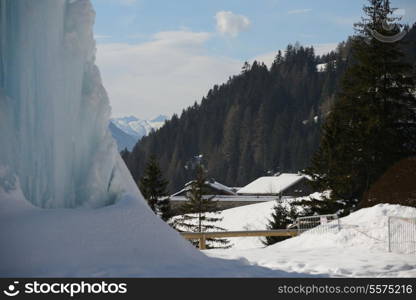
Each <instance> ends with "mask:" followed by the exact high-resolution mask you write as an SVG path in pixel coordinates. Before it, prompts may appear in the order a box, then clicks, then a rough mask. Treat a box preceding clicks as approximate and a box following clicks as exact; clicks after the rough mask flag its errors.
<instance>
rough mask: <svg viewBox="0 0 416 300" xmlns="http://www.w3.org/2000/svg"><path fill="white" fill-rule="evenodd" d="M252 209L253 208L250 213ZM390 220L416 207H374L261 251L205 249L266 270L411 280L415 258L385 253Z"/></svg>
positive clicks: (415, 272) (410, 213)
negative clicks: (330, 229) (335, 228)
mask: <svg viewBox="0 0 416 300" xmlns="http://www.w3.org/2000/svg"><path fill="white" fill-rule="evenodd" d="M254 211H255V210H254V209H253V212H254ZM389 216H400V217H416V208H413V207H406V206H400V205H389V204H379V205H377V206H374V207H371V208H365V209H361V210H359V211H357V212H354V213H352V214H351V215H349V216H347V217H345V218H342V219H341V230H340V231H339V232H338V233H326V234H312V233H304V234H302V235H300V236H298V237H295V238H291V239H288V240H285V241H283V242H280V243H277V244H275V245H272V246H269V247H266V248H263V249H260V248H259V249H251V250H238V249H230V250H209V251H205V253H207V254H208V255H210V256H215V257H222V258H228V259H236V258H245V259H247V260H248V261H250V262H251V263H253V264H257V265H260V266H264V267H267V268H271V269H276V270H277V269H279V270H285V271H290V272H293V271H296V272H302V273H308V274H322V275H329V276H351V277H360V276H363V277H365V276H369V277H389V276H393V277H394V276H397V277H415V276H416V257H415V255H405V254H395V253H388V252H387V247H388V244H387V241H388V229H387V220H388V217H389Z"/></svg>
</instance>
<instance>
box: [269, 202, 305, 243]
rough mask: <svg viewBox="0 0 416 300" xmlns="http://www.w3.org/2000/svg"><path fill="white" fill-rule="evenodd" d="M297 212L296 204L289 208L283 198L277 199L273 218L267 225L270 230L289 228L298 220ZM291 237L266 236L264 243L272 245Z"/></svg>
mask: <svg viewBox="0 0 416 300" xmlns="http://www.w3.org/2000/svg"><path fill="white" fill-rule="evenodd" d="M296 218H297V212H296V209H295V207H294V206H292V205H291V206H290V208H287V207H286V206H285V205H284V204H283V202H282V200H281V199H277V200H276V204H275V206H274V207H273V214H272V219H270V220H269V224H268V225H267V229H268V230H274V229H287V227H288V226H289V225H290V224H293V223H294V222H295V221H296ZM288 238H290V237H288V236H266V238H265V240H263V241H262V243H263V244H264V245H265V246H270V245H273V244H275V243H278V242H281V241H284V240H286V239H288Z"/></svg>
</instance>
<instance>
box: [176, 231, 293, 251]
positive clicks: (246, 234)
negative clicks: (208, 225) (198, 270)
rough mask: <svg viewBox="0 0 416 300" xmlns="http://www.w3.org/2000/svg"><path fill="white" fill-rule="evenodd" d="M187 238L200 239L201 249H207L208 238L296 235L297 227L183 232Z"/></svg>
mask: <svg viewBox="0 0 416 300" xmlns="http://www.w3.org/2000/svg"><path fill="white" fill-rule="evenodd" d="M180 234H181V235H182V236H183V237H184V238H185V239H188V240H199V249H201V250H204V249H206V239H207V238H231V237H249V236H296V235H298V230H297V229H277V230H255V231H215V232H181V233H180Z"/></svg>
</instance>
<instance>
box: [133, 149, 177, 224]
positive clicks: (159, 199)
mask: <svg viewBox="0 0 416 300" xmlns="http://www.w3.org/2000/svg"><path fill="white" fill-rule="evenodd" d="M167 185H168V182H167V181H166V180H165V179H164V178H163V175H162V171H161V170H160V167H159V164H158V162H157V159H156V156H154V155H152V156H150V159H149V161H148V162H147V164H146V169H145V172H144V175H143V177H142V178H141V179H140V183H139V187H140V191H141V192H142V194H143V197H144V198H145V199H146V200H147V203H148V204H149V206H150V208H151V209H152V210H153V211H154V212H155V213H156V214H157V215H160V217H161V218H162V219H163V220H164V221H167V220H168V219H169V218H170V217H171V216H170V201H169V198H168V197H167V196H168V193H167V191H166V187H167Z"/></svg>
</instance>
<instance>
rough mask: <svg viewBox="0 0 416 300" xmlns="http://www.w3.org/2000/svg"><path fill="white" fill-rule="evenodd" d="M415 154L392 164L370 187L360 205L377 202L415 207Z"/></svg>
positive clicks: (369, 204) (370, 204)
mask: <svg viewBox="0 0 416 300" xmlns="http://www.w3.org/2000/svg"><path fill="white" fill-rule="evenodd" d="M415 183H416V156H413V157H409V158H406V159H403V160H401V161H399V162H397V163H396V164H394V165H393V166H392V167H391V168H390V169H389V170H387V171H386V172H385V173H384V174H383V176H381V177H380V179H379V180H378V181H377V182H376V183H375V184H374V185H373V186H372V187H371V188H370V190H369V192H368V193H367V195H366V196H365V197H364V200H363V201H362V203H361V204H360V206H361V207H370V206H374V205H376V204H379V203H391V204H401V205H406V206H413V207H416V184H415Z"/></svg>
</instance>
